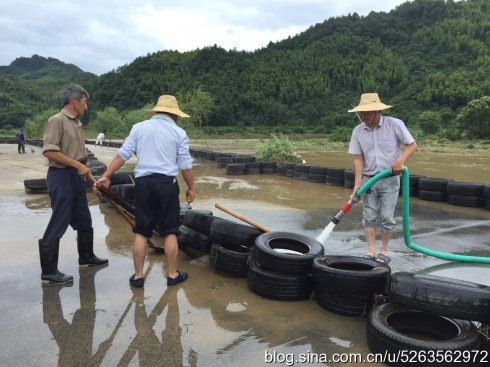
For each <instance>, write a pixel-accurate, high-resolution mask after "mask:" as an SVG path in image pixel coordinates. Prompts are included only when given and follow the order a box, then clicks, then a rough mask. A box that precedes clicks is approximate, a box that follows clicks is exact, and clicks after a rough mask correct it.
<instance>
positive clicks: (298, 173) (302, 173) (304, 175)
mask: <svg viewBox="0 0 490 367" xmlns="http://www.w3.org/2000/svg"><path fill="white" fill-rule="evenodd" d="M310 167H311V166H310V165H307V164H302V163H298V164H296V165H295V166H294V173H293V177H294V178H295V179H297V180H305V181H308V178H309V177H310Z"/></svg>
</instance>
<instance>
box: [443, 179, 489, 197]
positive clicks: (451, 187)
mask: <svg viewBox="0 0 490 367" xmlns="http://www.w3.org/2000/svg"><path fill="white" fill-rule="evenodd" d="M484 187H485V185H483V184H480V183H474V182H448V183H447V186H446V191H447V193H448V194H451V195H460V196H483V188H484Z"/></svg>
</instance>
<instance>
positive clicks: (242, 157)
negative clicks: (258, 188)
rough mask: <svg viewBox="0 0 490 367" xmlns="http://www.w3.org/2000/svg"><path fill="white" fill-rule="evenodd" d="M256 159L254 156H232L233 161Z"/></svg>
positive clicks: (244, 161)
mask: <svg viewBox="0 0 490 367" xmlns="http://www.w3.org/2000/svg"><path fill="white" fill-rule="evenodd" d="M255 161H256V159H255V157H254V156H237V157H233V163H248V162H255Z"/></svg>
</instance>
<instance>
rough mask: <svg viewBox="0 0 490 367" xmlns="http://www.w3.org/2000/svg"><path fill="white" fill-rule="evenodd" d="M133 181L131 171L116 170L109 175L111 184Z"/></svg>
mask: <svg viewBox="0 0 490 367" xmlns="http://www.w3.org/2000/svg"><path fill="white" fill-rule="evenodd" d="M133 182H134V173H133V172H121V171H118V172H116V173H114V174H113V175H112V176H111V186H114V185H122V184H129V183H133Z"/></svg>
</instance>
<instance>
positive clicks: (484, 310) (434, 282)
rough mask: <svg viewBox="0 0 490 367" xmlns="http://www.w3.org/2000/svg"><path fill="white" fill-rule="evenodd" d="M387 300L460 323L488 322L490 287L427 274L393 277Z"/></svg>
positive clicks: (400, 274) (489, 319)
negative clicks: (464, 321)
mask: <svg viewBox="0 0 490 367" xmlns="http://www.w3.org/2000/svg"><path fill="white" fill-rule="evenodd" d="M390 301H393V302H399V303H402V304H404V305H407V306H409V307H413V308H415V309H418V310H422V311H427V312H432V313H435V314H438V315H442V316H447V317H453V318H457V319H462V320H471V321H482V322H487V323H489V322H490V287H488V286H486V285H482V284H476V283H472V282H467V281H463V280H457V279H451V278H445V277H440V276H436V275H430V274H414V273H409V272H398V273H395V274H393V275H392V277H391V285H390Z"/></svg>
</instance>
